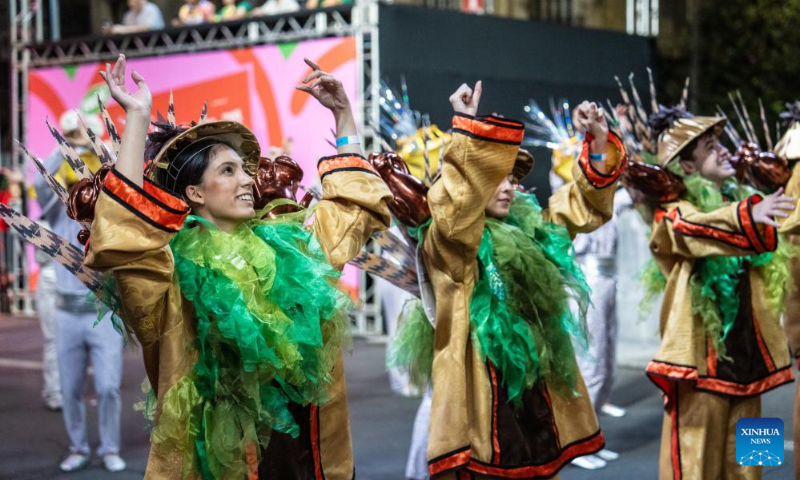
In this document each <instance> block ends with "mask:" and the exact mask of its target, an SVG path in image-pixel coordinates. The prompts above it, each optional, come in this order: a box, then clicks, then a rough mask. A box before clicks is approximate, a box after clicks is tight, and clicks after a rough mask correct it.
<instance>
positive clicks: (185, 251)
mask: <svg viewBox="0 0 800 480" xmlns="http://www.w3.org/2000/svg"><path fill="white" fill-rule="evenodd" d="M307 215H308V213H307V212H301V213H300V214H293V215H285V216H282V217H281V218H279V219H277V220H252V221H249V222H247V223H245V224H243V225H241V226H239V227H238V228H237V229H235V230H234V231H233V232H231V233H226V232H223V231H220V230H218V229H217V228H216V227H215V226H213V225H212V224H211V223H209V222H208V221H206V220H204V219H203V218H200V217H196V216H189V217H188V218H187V220H186V223H185V224H184V227H183V229H181V231H180V232H178V234H177V235H176V236H175V237H174V238H173V240H172V241H171V243H170V247H171V249H172V253H173V255H174V257H175V268H176V276H177V281H178V284H179V285H180V290H181V294H182V295H183V296H184V297H185V298H186V299H187V300H188V301H189V302H191V303H192V304H193V305H194V309H195V321H196V328H197V350H198V358H197V360H196V362H195V363H194V368H193V370H192V373H191V375H189V376H187V377H184V378H182V379H180V380H179V381H178V382H177V383H176V384H175V385H174V386H173V387H171V388H170V389H169V390H168V391H167V392H165V393H164V399H163V401H162V412H161V416H160V418H159V424H158V425H157V426H156V427H155V428H154V429H153V443H154V444H155V445H156V446H158V447H160V448H166V449H170V448H181V449H182V450H183V451H184V454H185V457H186V458H185V463H184V464H185V465H189V466H191V465H195V466H196V467H197V468H198V469H199V471H200V472H201V474H202V476H203V477H204V478H244V477H245V476H246V475H247V463H246V456H247V449H248V447H249V446H250V445H253V444H256V445H260V446H261V447H265V446H266V445H267V442H268V440H269V435H270V432H271V431H272V430H275V431H278V432H284V433H288V434H290V435H292V436H295V437H296V436H297V435H298V434H299V427H298V425H297V422H296V421H295V419H294V418H293V417H292V414H291V413H290V411H289V408H288V407H289V402H297V403H300V404H303V405H307V404H310V403H316V404H319V403H322V402H324V401H325V400H326V388H327V386H328V384H329V382H330V381H331V378H330V372H331V369H332V368H333V365H334V362H335V360H336V358H337V355H339V354H340V352H341V346H342V341H343V339H344V338H345V336H346V325H347V322H346V315H345V312H346V310H347V309H348V308H349V307H350V306H351V302H350V299H349V297H348V296H347V295H346V294H345V293H343V292H342V291H340V290H339V289H337V288H336V283H337V281H338V279H339V277H340V275H341V273H340V272H339V271H337V270H335V269H334V268H333V267H332V266H331V265H330V264H329V263H328V262H327V260H326V257H325V255H324V253H323V251H322V248H321V247H320V245H319V244H318V243H317V241H316V239H315V238H314V237H313V236H312V234H311V232H310V231H309V230H308V229H307V228H305V227H304V225H303V221H304V220H305V219H306V218H307ZM184 474H188V472H187V471H185V472H184Z"/></svg>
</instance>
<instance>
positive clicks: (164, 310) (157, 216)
mask: <svg viewBox="0 0 800 480" xmlns="http://www.w3.org/2000/svg"><path fill="white" fill-rule="evenodd" d="M318 168H319V173H320V176H321V177H322V186H323V199H322V200H321V201H320V202H319V203H318V204H317V206H316V212H315V214H314V220H313V225H312V229H313V232H314V235H315V236H316V238H317V240H318V241H319V243H320V245H321V246H322V248H323V250H324V252H325V254H326V255H327V258H328V260H329V261H330V263H331V264H332V265H333V266H334V267H336V268H338V269H341V268H343V266H344V265H345V263H347V262H348V261H349V260H350V259H352V258H353V257H355V256H356V255H357V254H358V252H359V251H360V250H361V248H362V247H363V245H364V243H365V242H366V241H367V239H369V237H370V236H371V235H372V233H374V232H375V231H377V230H380V229H385V228H387V227H388V225H389V221H390V214H389V210H388V207H387V204H386V201H387V200H388V199H389V198H390V195H391V194H390V193H389V190H388V189H387V188H386V186H385V185H384V183H383V181H382V180H381V179H380V177H378V175H377V174H376V173H375V171H374V169H373V168H372V166H371V165H370V164H369V163H368V162H367V161H366V160H365V159H364V158H363V157H361V156H358V155H336V156H333V157H325V158H323V159H321V160H320V163H319V166H318ZM188 214H189V207H188V206H187V205H186V203H185V202H184V201H183V200H182V199H180V198H177V197H175V196H173V195H172V194H170V193H168V192H167V191H165V190H163V189H161V188H160V187H158V186H157V185H155V184H153V183H152V182H149V181H148V180H147V179H145V181H144V186H143V188H140V187H137V186H136V185H135V184H133V183H132V182H130V181H129V180H127V179H126V178H124V177H123V176H122V175H121V174H120V173H119V172H116V171H113V172H111V173H109V175H108V177H107V179H106V181H105V184H104V187H103V192H102V193H101V195H100V198H99V199H98V201H97V206H96V210H95V220H94V222H93V224H92V230H91V239H90V243H89V247H88V252H87V256H86V265H87V266H88V267H91V268H95V269H98V270H110V271H112V272H113V274H114V277H115V279H116V282H117V286H118V288H119V293H120V296H121V299H122V316H123V319H124V321H125V323H126V324H127V325H128V326H129V327H130V328H132V329H133V331H134V333H135V335H136V338H137V340H138V341H139V343H140V345H141V351H142V356H143V359H144V366H145V370H146V371H147V377H148V379H149V381H150V384H151V385H152V387H153V390H154V392H155V394H156V396H157V399H158V403H157V410H156V415H155V423H154V426H155V427H157V426H158V424H159V418H160V416H161V412H162V400H163V398H164V395H165V394H167V393H168V392H169V391H170V388H172V387H173V386H175V385H176V382H177V381H178V380H179V379H181V378H184V377H185V376H186V375H187V374H189V372H190V371H191V370H192V367H193V365H194V362H195V360H196V359H197V347H196V344H197V338H196V337H197V333H196V325H195V321H194V309H193V306H192V304H190V303H189V302H188V301H187V300H186V299H185V298H184V297H183V296H182V295H181V292H180V287H179V285H178V282H177V279H176V278H175V268H174V260H173V256H172V252H171V250H170V248H169V241H170V240H171V239H172V237H173V236H174V235H175V234H176V233H177V231H178V230H179V229H180V228H181V227H182V225H183V221H184V219H185V218H186V216H187V215H188ZM332 377H333V379H334V381H333V383H332V384H331V385H330V387H329V391H330V400H329V401H328V402H327V403H325V404H324V405H322V406H321V407H319V408H317V407H316V406H313V405H312V406H309V407H307V408H299V406H298V409H297V412H295V413H298V412H299V415H301V416H304V418H297V415H296V419H297V421H298V424H299V425H300V426H301V429H302V431H301V435H300V438H299V439H291V438H290V437H288V435H283V434H281V435H279V434H274V435H273V436H272V439H271V440H270V445H269V447H268V448H267V450H266V452H265V453H264V458H263V459H262V462H261V463H262V465H261V466H258V465H254V460H255V451H254V452H253V455H252V456H251V457H252V458H249V459H248V460H249V461H250V462H251V469H252V470H253V471H252V473H251V478H255V477H256V475H258V473H256V471H255V469H256V467H260V470H261V472H259V473H260V475H259V476H261V477H264V476H266V475H267V473H264V472H265V471H266V472H268V474H269V475H270V476H274V475H275V474H277V475H278V477H280V478H281V479H297V480H321V479H322V478H326V479H328V480H333V479H337V480H349V479H351V478H352V477H353V470H354V468H353V457H352V447H351V440H350V423H349V417H348V409H347V397H346V392H345V381H344V368H343V363H342V360H341V358H340V360H339V362H338V363H337V365H336V366H335V367H334V371H333V373H332ZM154 431H155V430H154ZM187 435H191V433H190V432H187ZM281 436H283V437H284V438H276V437H281ZM153 440H154V442H153V443H154V444H155V443H158V442H156V441H155V440H156V439H153ZM192 443H193V442H192ZM273 451H274V453H273ZM185 453H186V452H184V451H183V450H182V449H181V448H179V447H174V448H169V449H167V448H164V449H162V448H157V447H155V446H154V447H153V448H151V449H150V457H149V459H148V462H147V471H146V473H145V478H147V479H169V480H176V479H181V478H184V477H183V475H182V474H183V472H186V471H188V472H189V478H199V473H198V472H197V471H196V469H195V465H189V466H187V465H184V464H183V462H184V460H183V459H184V458H185V457H184V455H185ZM270 462H273V463H272V464H269V463H270Z"/></svg>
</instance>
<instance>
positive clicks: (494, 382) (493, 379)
mask: <svg viewBox="0 0 800 480" xmlns="http://www.w3.org/2000/svg"><path fill="white" fill-rule="evenodd" d="M489 376H490V381H491V382H492V449H493V450H494V452H493V455H492V458H493V459H496V460H497V461H498V462H499V461H500V440H499V439H498V438H497V400H498V399H497V373H496V372H495V370H494V365H492V362H489Z"/></svg>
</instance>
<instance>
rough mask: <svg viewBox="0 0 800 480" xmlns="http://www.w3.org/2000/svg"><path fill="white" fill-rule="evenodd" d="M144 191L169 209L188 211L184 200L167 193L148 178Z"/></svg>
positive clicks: (145, 181) (145, 180)
mask: <svg viewBox="0 0 800 480" xmlns="http://www.w3.org/2000/svg"><path fill="white" fill-rule="evenodd" d="M142 185H143V186H144V191H145V192H146V193H148V194H149V195H151V196H153V197H155V198H157V199H158V200H159V201H160V202H161V203H163V204H164V205H166V206H168V207H169V208H173V209H175V210H186V209H187V208H189V206H188V205H187V204H186V202H184V201H183V199H181V198H179V197H176V196H175V195H173V194H171V193H169V192H167V191H166V190H164V189H163V188H161V187H159V186H158V185H156V184H155V183H153V182H151V181H150V180H148V179H147V178H145V179H144V183H143V184H142Z"/></svg>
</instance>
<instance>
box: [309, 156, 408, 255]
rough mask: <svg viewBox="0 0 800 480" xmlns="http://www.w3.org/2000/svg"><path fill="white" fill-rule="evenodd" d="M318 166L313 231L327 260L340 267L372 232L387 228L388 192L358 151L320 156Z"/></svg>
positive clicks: (389, 219) (355, 253) (388, 214)
mask: <svg viewBox="0 0 800 480" xmlns="http://www.w3.org/2000/svg"><path fill="white" fill-rule="evenodd" d="M318 169H319V175H320V178H321V179H322V194H323V197H322V200H321V201H320V202H319V203H318V204H317V206H316V212H315V214H314V223H313V231H314V235H315V236H316V238H317V241H319V243H320V245H321V246H322V249H323V251H324V252H325V254H326V255H327V257H328V261H329V262H330V263H331V265H333V266H334V267H335V268H337V269H339V270H341V269H342V268H344V265H345V264H346V263H347V262H349V261H350V260H352V259H353V258H355V256H356V255H358V253H359V252H360V251H361V248H362V247H363V246H364V244H365V243H366V242H367V240H368V239H369V237H370V236H372V234H373V233H375V232H376V231H378V230H385V229H387V228H389V223H390V221H391V214H390V213H389V207H388V204H387V201H388V200H389V199H390V198H391V196H392V194H391V193H390V192H389V188H388V187H387V186H386V185H385V184H384V183H383V180H381V178H380V177H379V176H378V174H377V173H376V172H375V170H374V169H373V168H372V165H370V164H369V162H367V160H366V159H365V158H364V157H362V156H361V155H354V154H346V155H335V156H332V157H324V158H322V159H321V160H320V162H319V166H318Z"/></svg>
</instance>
